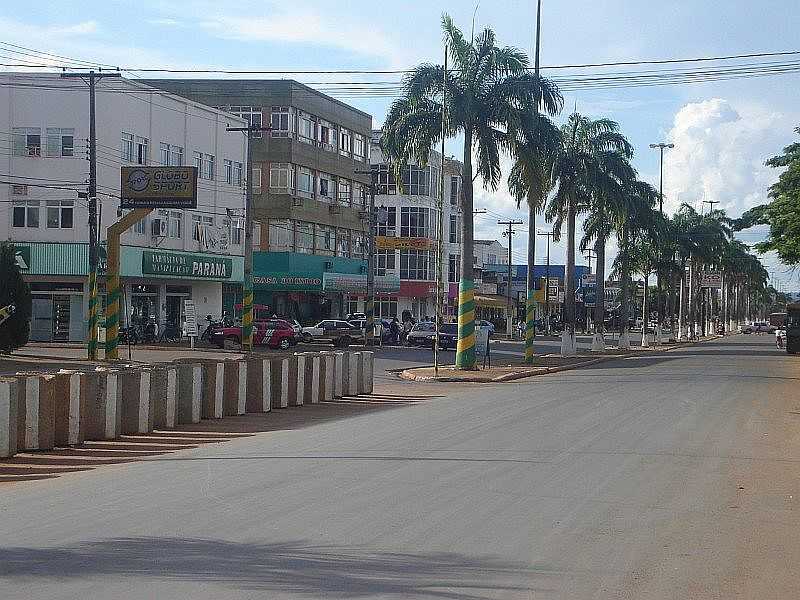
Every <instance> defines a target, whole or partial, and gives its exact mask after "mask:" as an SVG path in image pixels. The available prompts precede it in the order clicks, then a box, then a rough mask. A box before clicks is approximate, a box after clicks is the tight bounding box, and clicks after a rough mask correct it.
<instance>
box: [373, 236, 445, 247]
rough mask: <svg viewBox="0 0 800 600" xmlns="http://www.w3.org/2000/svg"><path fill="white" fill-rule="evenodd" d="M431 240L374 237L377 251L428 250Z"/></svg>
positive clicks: (431, 244)
mask: <svg viewBox="0 0 800 600" xmlns="http://www.w3.org/2000/svg"><path fill="white" fill-rule="evenodd" d="M432 246H433V240H431V239H429V238H421V237H414V238H412V237H406V238H403V237H391V236H384V235H379V236H376V237H375V247H376V248H377V249H378V250H429V249H430V248H431V247H432Z"/></svg>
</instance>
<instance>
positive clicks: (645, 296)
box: [642, 270, 650, 348]
mask: <svg viewBox="0 0 800 600" xmlns="http://www.w3.org/2000/svg"><path fill="white" fill-rule="evenodd" d="M643 275H644V290H643V292H644V293H643V295H642V348H647V347H649V346H650V343H649V342H648V340H647V323H648V321H650V319H649V318H648V317H649V316H650V315H649V314H648V313H649V312H650V310H649V309H650V307H649V306H648V302H647V300H648V296H649V293H648V292H649V291H650V290H649V283H650V272H649V271H647V270H646V271H645V272H644V273H643Z"/></svg>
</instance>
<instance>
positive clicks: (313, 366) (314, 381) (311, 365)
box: [304, 354, 324, 404]
mask: <svg viewBox="0 0 800 600" xmlns="http://www.w3.org/2000/svg"><path fill="white" fill-rule="evenodd" d="M320 359H321V357H320V355H319V354H310V355H308V356H306V382H308V381H310V382H311V385H308V383H306V387H307V390H308V392H307V394H306V397H305V398H304V401H305V402H306V404H319V402H320V400H321V399H322V398H321V397H320V392H321V391H322V386H321V385H320V380H321V379H320V378H321V377H323V375H324V374H323V373H322V372H321V370H320V369H321V368H322V361H321V360H320Z"/></svg>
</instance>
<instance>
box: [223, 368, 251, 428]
mask: <svg viewBox="0 0 800 600" xmlns="http://www.w3.org/2000/svg"><path fill="white" fill-rule="evenodd" d="M246 407H247V363H246V362H245V361H243V360H226V361H225V392H224V395H223V402H222V415H223V416H224V417H233V416H236V415H243V414H244V413H245V410H246Z"/></svg>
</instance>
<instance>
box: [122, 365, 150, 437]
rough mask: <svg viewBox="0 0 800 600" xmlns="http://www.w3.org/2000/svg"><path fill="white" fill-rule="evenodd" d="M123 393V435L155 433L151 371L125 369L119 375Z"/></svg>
mask: <svg viewBox="0 0 800 600" xmlns="http://www.w3.org/2000/svg"><path fill="white" fill-rule="evenodd" d="M119 381H120V389H121V392H122V417H121V421H122V423H121V427H122V433H123V434H131V433H150V432H152V431H153V400H152V398H151V396H150V371H149V370H147V369H141V368H134V369H125V370H124V371H122V372H120V375H119Z"/></svg>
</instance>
